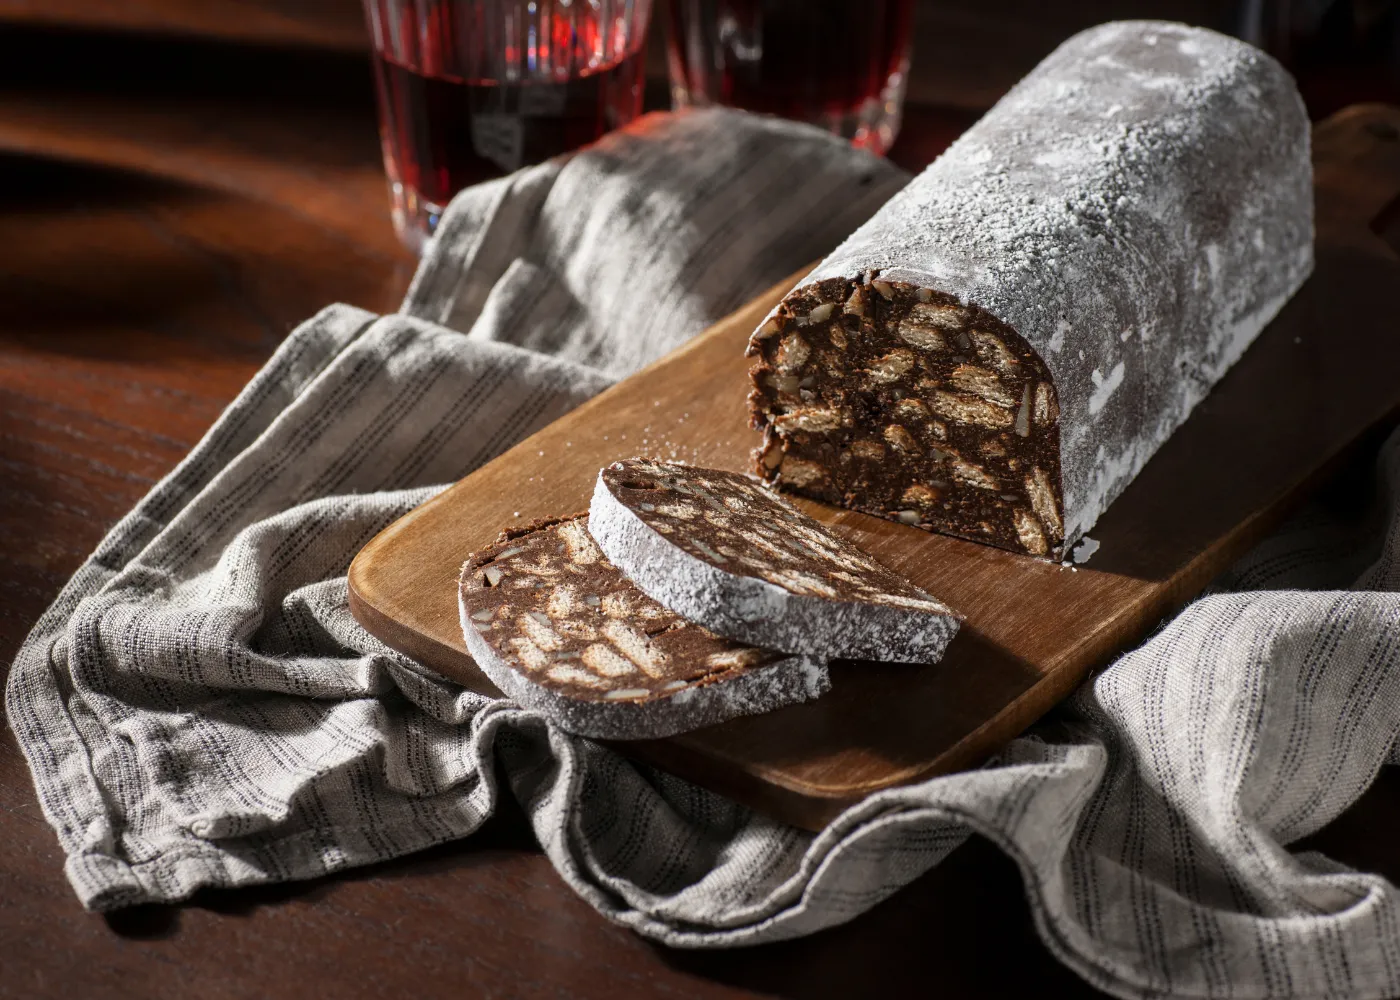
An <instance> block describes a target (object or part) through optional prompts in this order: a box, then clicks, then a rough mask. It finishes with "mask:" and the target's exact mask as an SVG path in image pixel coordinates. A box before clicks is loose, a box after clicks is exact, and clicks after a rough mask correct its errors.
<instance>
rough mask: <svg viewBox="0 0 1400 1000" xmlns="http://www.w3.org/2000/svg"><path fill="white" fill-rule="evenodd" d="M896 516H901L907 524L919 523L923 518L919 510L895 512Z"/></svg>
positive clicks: (900, 518) (901, 519)
mask: <svg viewBox="0 0 1400 1000" xmlns="http://www.w3.org/2000/svg"><path fill="white" fill-rule="evenodd" d="M895 517H897V518H899V520H900V521H902V522H903V523H905V524H918V523H919V522H920V521H922V520H923V517H922V516H921V515H920V514H919V512H918V511H917V510H901V511H899V512H898V513H897V514H895Z"/></svg>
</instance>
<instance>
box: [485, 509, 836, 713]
mask: <svg viewBox="0 0 1400 1000" xmlns="http://www.w3.org/2000/svg"><path fill="white" fill-rule="evenodd" d="M587 521H588V518H587V517H586V516H585V515H582V514H579V515H576V516H574V517H572V518H567V519H564V520H559V521H547V522H541V523H537V524H532V525H529V526H527V527H524V528H521V529H519V530H516V531H510V532H507V533H506V534H504V535H502V537H501V538H500V540H498V541H497V542H496V544H495V545H493V546H492V547H491V548H489V549H486V550H485V551H483V552H479V553H477V554H475V555H474V556H472V557H471V559H469V560H468V561H467V563H466V564H465V565H464V566H463V567H462V578H461V582H460V586H459V601H458V607H459V610H460V614H461V618H462V634H463V637H464V638H465V639H466V643H467V649H468V651H469V652H470V653H471V654H472V656H473V658H475V660H476V662H477V665H478V666H479V667H481V669H482V670H483V671H484V672H485V674H486V676H487V677H489V678H491V681H492V683H494V684H495V685H496V686H497V687H499V688H500V689H501V690H502V691H503V692H505V693H506V694H507V695H509V696H510V697H511V698H514V699H515V700H516V701H517V702H519V703H520V705H522V706H523V707H525V708H531V709H535V710H536V711H539V712H540V713H542V714H543V715H545V716H547V717H548V718H550V719H551V720H553V721H554V722H556V723H557V724H558V725H559V726H560V727H561V728H562V729H565V730H567V731H569V732H572V733H578V734H579V735H581V736H593V737H598V738H600V739H616V740H626V739H653V738H656V737H661V736H670V735H673V734H675V733H680V732H685V731H687V730H690V729H699V728H700V727H702V726H709V725H714V724H715V723H718V722H723V721H724V720H726V719H732V718H734V717H735V716H739V715H753V714H756V713H759V712H767V711H770V710H772V709H775V708H781V707H782V706H784V705H790V704H794V703H796V702H800V701H806V700H807V699H809V698H815V697H817V696H818V695H820V694H822V693H824V692H825V691H826V690H827V689H828V688H829V687H830V680H829V678H828V676H827V670H826V664H825V663H824V662H822V661H819V660H815V659H812V658H811V657H805V656H789V655H787V654H785V653H777V652H774V651H772V650H769V649H757V648H754V647H752V646H745V645H741V644H739V643H736V642H731V641H730V640H728V639H722V638H720V637H719V636H717V635H715V634H714V633H712V632H709V631H707V630H706V629H704V628H702V627H700V626H699V625H694V624H692V623H690V622H687V621H686V620H685V619H683V618H681V617H680V616H678V615H677V614H675V613H674V612H672V611H670V610H668V609H667V608H664V607H662V606H661V605H660V604H657V603H656V602H655V601H653V600H652V599H651V598H649V597H647V596H646V595H645V594H643V593H642V592H641V591H640V590H638V589H637V588H636V587H635V586H634V585H633V584H632V583H630V582H629V581H628V580H627V579H626V578H625V577H624V576H623V575H622V574H621V573H620V572H619V571H618V570H617V568H616V567H614V566H613V565H612V563H610V562H609V561H608V560H607V559H606V558H605V557H604V555H603V553H602V552H601V551H600V550H599V548H598V546H597V545H596V544H595V543H594V541H593V538H592V536H591V535H590V534H589V533H588V528H587Z"/></svg>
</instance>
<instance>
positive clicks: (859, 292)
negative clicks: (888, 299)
mask: <svg viewBox="0 0 1400 1000" xmlns="http://www.w3.org/2000/svg"><path fill="white" fill-rule="evenodd" d="M841 311H842V312H843V313H845V314H846V315H847V316H864V315H865V289H864V288H862V287H861V286H860V285H856V286H855V288H853V289H851V297H850V298H848V299H847V300H846V304H845V305H844V306H842V307H841Z"/></svg>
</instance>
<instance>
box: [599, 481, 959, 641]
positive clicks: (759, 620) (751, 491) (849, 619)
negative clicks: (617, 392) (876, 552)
mask: <svg viewBox="0 0 1400 1000" xmlns="http://www.w3.org/2000/svg"><path fill="white" fill-rule="evenodd" d="M588 525H589V531H591V532H592V534H593V537H594V538H596V539H597V541H598V546H599V548H601V549H602V550H603V552H604V553H605V554H606V555H607V557H608V559H609V560H611V561H612V563H613V565H615V566H617V568H618V569H620V570H621V571H622V572H623V573H625V574H626V575H627V577H628V578H629V579H630V580H632V582H634V583H635V584H636V585H637V586H638V587H639V588H640V589H641V590H642V591H643V592H644V593H646V594H647V595H648V596H649V597H652V598H654V599H655V600H656V601H658V602H659V603H661V604H663V605H665V606H666V607H668V608H670V609H671V610H673V611H675V612H677V613H679V614H681V615H684V616H685V617H686V618H688V619H690V620H691V621H696V622H699V623H700V624H702V625H704V626H705V627H706V628H708V629H711V630H713V631H715V632H718V633H719V634H720V635H723V636H728V637H729V638H731V639H736V640H738V641H740V642H750V643H753V644H755V645H758V646H764V647H768V648H771V649H782V650H787V651H789V652H794V653H808V654H811V655H814V656H819V657H822V658H838V657H839V658H852V659H865V660H895V661H902V662H917V663H934V662H937V661H938V659H939V658H940V657H942V655H943V650H944V649H945V648H946V647H947V645H948V642H949V641H950V640H951V639H952V638H953V635H954V634H955V633H956V632H957V630H958V621H959V620H958V617H957V616H956V615H955V614H954V613H953V612H952V611H951V610H949V608H948V607H947V606H946V605H944V604H942V603H941V602H939V601H938V600H937V599H935V598H934V597H932V596H930V595H929V594H927V593H925V592H924V591H922V590H920V589H919V588H918V587H916V586H914V584H912V583H910V582H909V581H908V580H906V579H904V578H903V577H901V576H899V575H898V574H897V573H895V572H893V571H892V570H890V569H888V568H886V567H885V566H882V565H880V564H879V563H878V562H876V561H875V560H874V559H873V558H871V557H870V556H869V555H867V554H866V553H865V552H862V551H861V550H860V549H858V548H856V547H855V546H854V545H852V544H850V543H849V542H847V541H845V540H843V539H841V538H840V537H838V536H837V535H834V534H832V533H831V532H830V531H828V530H827V529H826V528H824V527H822V525H821V524H819V523H818V522H816V521H814V520H813V519H812V518H810V517H808V516H807V515H806V514H804V513H802V512H801V511H800V510H798V509H797V508H796V507H793V506H792V505H791V504H789V503H787V502H786V501H785V500H783V499H782V498H781V497H778V496H776V495H775V494H774V493H773V492H772V491H771V490H768V489H765V488H764V487H763V486H762V485H760V484H759V483H758V482H756V481H755V480H753V479H750V478H748V477H747V476H741V475H738V474H737V473H733V472H721V471H718V470H715V469H697V468H693V467H691V466H686V465H675V464H669V463H662V462H650V461H645V460H642V459H632V460H631V461H627V462H615V463H613V464H612V465H610V466H608V467H607V468H605V469H603V470H602V471H601V472H600V473H598V483H597V486H596V487H595V488H594V491H593V503H592V506H591V507H590V508H589V518H588Z"/></svg>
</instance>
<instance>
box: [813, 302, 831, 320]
mask: <svg viewBox="0 0 1400 1000" xmlns="http://www.w3.org/2000/svg"><path fill="white" fill-rule="evenodd" d="M835 311H836V306H835V304H834V303H831V302H823V303H822V304H821V305H819V306H817V307H816V308H815V309H813V310H812V311H811V312H809V313H808V314H807V322H809V323H825V322H826V321H827V320H829V319H831V314H832V313H834V312H835Z"/></svg>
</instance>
